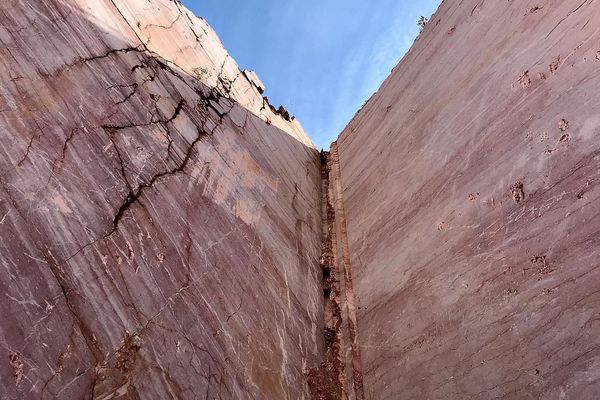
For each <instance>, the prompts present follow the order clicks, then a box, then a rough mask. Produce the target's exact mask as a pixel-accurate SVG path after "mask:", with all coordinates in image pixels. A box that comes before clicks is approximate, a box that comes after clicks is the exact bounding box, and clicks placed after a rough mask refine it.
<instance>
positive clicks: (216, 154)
mask: <svg viewBox="0 0 600 400" xmlns="http://www.w3.org/2000/svg"><path fill="white" fill-rule="evenodd" d="M0 60H1V62H0V81H1V82H2V85H1V86H0V113H1V114H0V115H1V118H0V136H1V141H0V154H1V156H0V249H1V252H0V285H1V289H2V290H1V296H2V300H1V301H0V320H1V324H0V349H1V353H2V354H1V357H2V358H1V362H0V398H1V399H55V398H56V399H81V398H88V399H91V398H94V399H103V400H107V399H113V398H114V399H116V398H127V399H166V398H181V399H197V398H207V399H244V398H255V399H267V398H272V399H280V398H281V399H283V398H287V399H299V398H308V393H309V392H308V387H307V384H306V383H305V379H304V369H305V368H307V367H309V366H313V365H317V364H318V363H319V362H320V357H321V353H322V351H323V349H322V347H323V339H322V329H323V328H322V325H323V321H322V318H323V317H322V310H323V305H322V302H323V300H322V293H321V291H322V289H321V286H320V285H321V276H320V270H319V267H318V257H319V254H320V246H321V221H320V219H321V216H320V182H321V177H320V166H319V156H318V153H317V152H316V150H315V149H314V146H312V144H311V142H310V140H309V139H308V137H307V136H306V135H305V134H304V132H303V131H302V128H301V127H300V125H299V124H298V123H297V122H296V121H287V120H285V119H284V118H282V117H281V116H279V115H277V114H276V113H273V112H272V110H271V108H270V107H265V104H264V100H263V98H262V96H261V94H260V93H259V91H258V89H257V88H256V87H255V86H253V84H252V83H251V82H250V81H249V80H248V79H246V78H245V77H244V75H243V74H242V73H241V71H240V70H239V69H238V67H237V66H236V65H235V62H233V60H231V58H230V57H229V56H228V55H227V53H226V52H225V51H224V49H223V47H222V45H221V44H220V42H219V41H218V39H217V38H216V36H215V35H214V32H213V31H212V30H211V29H210V28H209V27H208V25H207V24H206V23H205V22H204V21H202V20H200V19H197V18H195V17H194V16H193V15H192V14H190V13H189V12H188V11H187V10H185V9H184V8H183V6H181V5H180V4H179V3H178V2H171V1H168V0H152V1H146V0H144V1H124V0H110V1H108V0H106V1H105V0H77V1H76V0H39V1H25V0H3V1H2V2H1V3H0Z"/></svg>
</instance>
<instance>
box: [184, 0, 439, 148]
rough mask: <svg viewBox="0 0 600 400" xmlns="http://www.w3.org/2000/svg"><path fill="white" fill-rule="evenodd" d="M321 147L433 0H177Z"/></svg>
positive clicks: (406, 42)
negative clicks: (209, 28)
mask: <svg viewBox="0 0 600 400" xmlns="http://www.w3.org/2000/svg"><path fill="white" fill-rule="evenodd" d="M183 3H184V4H185V5H186V6H187V7H188V8H190V9H191V10H192V11H193V12H194V13H195V14H196V15H199V16H202V17H204V18H205V19H206V20H207V21H208V23H209V24H210V25H211V26H212V27H213V29H215V31H216V32H217V34H218V35H219V37H220V38H221V41H222V42H223V44H224V45H225V48H226V49H227V50H228V51H229V53H230V54H231V56H232V57H233V58H234V59H235V60H236V61H237V63H238V64H239V65H240V68H242V69H252V70H254V71H256V72H257V74H258V76H259V77H260V79H261V80H262V81H263V82H264V84H265V85H266V87H267V90H266V93H265V95H266V96H268V97H269V100H270V101H271V103H272V104H273V105H275V106H279V105H280V104H283V105H285V106H286V107H287V109H288V110H289V111H290V113H291V114H292V115H295V116H296V117H297V118H298V119H299V121H300V123H301V124H302V125H303V126H304V129H305V130H306V132H307V133H308V134H309V135H310V137H311V138H312V140H313V142H314V143H315V145H316V146H317V147H318V148H325V149H328V148H329V145H330V144H331V142H332V141H334V140H335V139H336V138H337V136H338V135H339V133H340V132H341V131H342V129H343V128H344V127H345V126H346V125H347V123H348V122H349V121H350V119H351V118H352V117H353V116H354V113H355V112H356V111H357V110H358V109H359V108H360V107H361V106H362V104H363V103H364V102H365V100H367V99H368V98H369V97H370V96H371V94H372V93H373V92H375V91H376V90H377V88H378V87H379V86H380V85H381V83H382V82H383V80H384V79H385V78H386V77H387V76H388V75H389V73H390V70H391V69H392V68H393V67H394V66H395V65H396V64H397V63H398V61H400V59H401V58H402V56H403V55H404V54H405V53H406V51H407V50H408V49H409V48H410V46H411V45H412V43H413V41H414V39H415V37H416V36H417V34H418V32H419V28H418V26H417V20H418V19H419V16H421V15H424V16H426V17H429V16H431V14H433V12H434V11H435V10H436V9H437V7H438V5H439V3H440V0H421V1H414V0H370V1H369V0H183Z"/></svg>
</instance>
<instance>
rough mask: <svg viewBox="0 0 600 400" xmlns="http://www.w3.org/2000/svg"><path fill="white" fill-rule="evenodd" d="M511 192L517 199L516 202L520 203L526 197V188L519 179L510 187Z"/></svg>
mask: <svg viewBox="0 0 600 400" xmlns="http://www.w3.org/2000/svg"><path fill="white" fill-rule="evenodd" d="M510 194H511V196H512V198H513V200H514V201H515V203H517V204H519V203H520V202H521V201H523V200H524V199H525V190H524V188H523V182H521V181H517V182H516V183H515V184H514V185H512V186H511V187H510Z"/></svg>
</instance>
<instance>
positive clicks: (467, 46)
mask: <svg viewBox="0 0 600 400" xmlns="http://www.w3.org/2000/svg"><path fill="white" fill-rule="evenodd" d="M599 26H600V3H598V2H597V1H594V0H586V1H582V0H562V1H541V2H538V3H535V2H520V1H508V2H507V1H481V0H465V1H449V0H446V1H444V2H443V3H442V5H441V7H440V9H439V10H438V12H437V13H436V14H435V15H434V16H433V17H432V19H431V22H429V23H428V25H427V26H426V28H425V30H424V32H423V33H422V34H421V36H420V37H419V38H418V39H417V41H416V43H415V45H414V46H413V48H412V50H411V51H410V52H409V54H408V55H407V56H406V57H405V58H404V59H403V61H402V62H401V63H400V64H399V66H398V67H397V68H396V69H395V70H394V72H393V73H392V75H391V76H390V77H389V78H388V79H387V80H386V82H385V83H384V85H383V86H382V87H381V89H380V90H379V91H378V93H377V94H375V95H374V96H373V97H372V98H371V100H370V101H369V102H368V103H367V104H366V106H365V107H364V109H362V110H361V111H360V112H359V113H358V114H357V115H356V117H355V118H354V120H353V121H352V122H351V123H350V125H349V126H348V127H347V129H346V130H345V131H344V132H343V134H342V135H341V137H340V139H339V140H338V143H337V147H338V152H339V161H340V166H341V183H342V187H343V191H342V193H343V200H344V208H345V211H346V212H345V214H346V222H347V232H348V242H349V249H350V262H351V265H352V272H353V284H354V293H355V296H356V308H357V321H358V341H359V343H360V355H361V358H362V372H363V374H364V389H365V396H366V398H368V399H377V400H383V399H398V398H402V399H598V398H600V335H598V332H599V329H600V319H599V317H600V308H599V304H600V303H599V302H600V290H599V289H600V246H599V245H600V216H599V212H600V186H599V184H600V91H599V90H598V89H599V88H600V44H599V43H600V29H599Z"/></svg>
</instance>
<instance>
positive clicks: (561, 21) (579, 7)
mask: <svg viewBox="0 0 600 400" xmlns="http://www.w3.org/2000/svg"><path fill="white" fill-rule="evenodd" d="M587 2H588V0H584V1H583V3H581V4H580V5H579V6H577V7H576V8H575V9H574V10H573V11H571V12H570V13H568V14H567V15H566V16H565V17H564V18H563V19H561V20H560V21H558V24H556V26H554V28H552V30H551V31H550V32H549V33H548V34H547V35H546V37H545V39H548V37H549V36H550V35H551V34H552V32H554V31H555V30H556V29H557V28H558V27H559V26H560V24H562V23H563V22H565V20H566V19H567V18H569V17H570V16H571V15H572V14H574V13H576V12H577V11H579V10H580V9H581V7H583V6H585V4H586V3H587Z"/></svg>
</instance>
